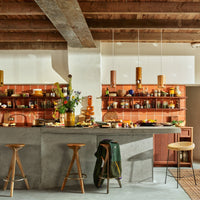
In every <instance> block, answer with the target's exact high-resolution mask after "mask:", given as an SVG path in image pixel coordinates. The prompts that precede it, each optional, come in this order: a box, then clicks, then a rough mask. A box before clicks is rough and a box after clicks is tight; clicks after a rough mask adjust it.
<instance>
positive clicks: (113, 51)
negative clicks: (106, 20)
mask: <svg viewBox="0 0 200 200" xmlns="http://www.w3.org/2000/svg"><path fill="white" fill-rule="evenodd" d="M114 40H115V38H114V29H112V65H113V67H115V66H114V56H115V48H114Z"/></svg>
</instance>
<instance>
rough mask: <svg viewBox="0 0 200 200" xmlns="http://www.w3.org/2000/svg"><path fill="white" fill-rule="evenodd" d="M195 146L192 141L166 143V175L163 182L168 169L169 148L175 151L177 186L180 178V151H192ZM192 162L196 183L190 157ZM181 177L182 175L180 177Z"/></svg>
mask: <svg viewBox="0 0 200 200" xmlns="http://www.w3.org/2000/svg"><path fill="white" fill-rule="evenodd" d="M194 147H195V144H194V143H192V142H176V143H171V144H169V145H168V147H167V148H168V155H167V168H166V176H165V184H166V183H167V171H168V161H169V150H173V151H177V177H176V179H177V188H178V181H179V179H180V178H181V177H180V151H192V150H193V149H194ZM191 163H192V171H193V176H194V182H195V185H196V184H197V183H196V178H195V174H194V168H193V162H192V159H191ZM182 178H183V177H182Z"/></svg>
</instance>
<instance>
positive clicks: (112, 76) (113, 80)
mask: <svg viewBox="0 0 200 200" xmlns="http://www.w3.org/2000/svg"><path fill="white" fill-rule="evenodd" d="M110 87H112V88H115V87H116V71H115V70H111V71H110Z"/></svg>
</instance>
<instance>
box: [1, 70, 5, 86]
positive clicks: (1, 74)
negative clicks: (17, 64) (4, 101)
mask: <svg viewBox="0 0 200 200" xmlns="http://www.w3.org/2000/svg"><path fill="white" fill-rule="evenodd" d="M3 82H4V81H3V70H0V87H2V86H3Z"/></svg>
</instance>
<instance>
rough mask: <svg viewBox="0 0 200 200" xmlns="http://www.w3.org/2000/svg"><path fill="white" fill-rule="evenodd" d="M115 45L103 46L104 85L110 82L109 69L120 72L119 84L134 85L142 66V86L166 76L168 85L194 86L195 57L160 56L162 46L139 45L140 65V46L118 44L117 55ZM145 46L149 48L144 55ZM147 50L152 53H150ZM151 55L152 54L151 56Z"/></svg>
mask: <svg viewBox="0 0 200 200" xmlns="http://www.w3.org/2000/svg"><path fill="white" fill-rule="evenodd" d="M112 45H113V44H112V43H102V44H101V53H102V83H103V84H109V83H110V70H112V69H114V70H116V71H117V83H118V84H130V83H133V84H135V69H136V67H137V66H141V67H142V70H143V73H142V74H143V75H142V83H144V84H156V83H157V75H159V74H165V75H166V83H168V84H194V83H195V56H194V55H190V56H186V55H183V56H181V55H171V56H170V55H167V56H166V55H163V56H161V55H160V52H161V51H160V46H154V45H152V44H144V43H142V44H140V56H139V62H138V55H137V44H135V43H122V44H121V43H120V45H118V44H115V45H114V53H113V51H112ZM143 45H144V46H146V48H144V47H143V48H144V52H143V48H142V46H143ZM163 48H164V47H163ZM147 49H148V50H151V53H150V52H149V51H147ZM142 52H143V53H142ZM149 53H150V55H148V54H149ZM145 54H147V55H145ZM178 54H179V52H178ZM161 58H162V59H161ZM138 63H139V64H138Z"/></svg>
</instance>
